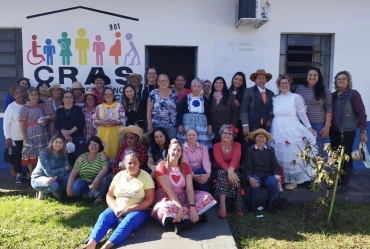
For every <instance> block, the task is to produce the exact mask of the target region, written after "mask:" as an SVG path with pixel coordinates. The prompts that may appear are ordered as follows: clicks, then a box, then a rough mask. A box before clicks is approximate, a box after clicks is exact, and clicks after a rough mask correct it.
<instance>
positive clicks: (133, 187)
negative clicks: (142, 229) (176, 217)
mask: <svg viewBox="0 0 370 249" xmlns="http://www.w3.org/2000/svg"><path fill="white" fill-rule="evenodd" d="M124 165H125V167H126V170H124V171H120V172H118V174H117V175H116V176H115V177H114V178H113V181H112V184H111V185H110V187H109V190H108V194H107V203H108V206H109V207H108V208H107V209H106V210H105V211H104V212H103V213H101V214H100V216H99V219H98V221H97V222H96V224H95V226H94V229H93V231H92V232H91V234H90V237H89V239H88V242H87V244H86V245H85V246H83V247H81V248H80V249H82V248H86V249H93V248H95V247H96V245H97V244H98V243H99V242H100V241H101V240H102V239H103V238H104V236H105V235H106V233H107V232H108V230H109V229H111V228H112V227H116V229H114V231H113V233H112V234H111V236H110V237H109V239H108V241H107V242H106V243H105V244H104V245H103V246H102V247H101V248H102V249H108V248H112V247H113V246H115V245H118V244H122V243H123V242H124V241H125V240H126V238H127V236H129V235H130V233H131V232H132V231H133V230H136V229H137V228H139V226H140V225H141V224H143V223H144V221H146V219H147V218H148V217H149V211H148V210H147V209H148V208H149V207H150V206H151V205H152V204H153V201H154V195H155V190H154V182H153V180H152V178H151V177H150V175H149V174H148V173H147V172H145V171H144V170H140V163H139V157H138V155H137V154H136V153H134V152H128V153H126V156H125V159H124Z"/></svg>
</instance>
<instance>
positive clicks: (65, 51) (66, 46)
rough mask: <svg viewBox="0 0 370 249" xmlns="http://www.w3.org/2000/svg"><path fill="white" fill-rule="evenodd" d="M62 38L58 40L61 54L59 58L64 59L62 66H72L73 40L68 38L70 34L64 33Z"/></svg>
mask: <svg viewBox="0 0 370 249" xmlns="http://www.w3.org/2000/svg"><path fill="white" fill-rule="evenodd" d="M61 36H62V38H60V39H58V41H57V42H58V44H59V45H60V48H61V50H60V53H59V56H61V57H62V64H63V65H70V64H71V60H70V57H71V56H72V51H71V48H70V47H71V39H70V38H68V33H67V32H63V33H62V34H61Z"/></svg>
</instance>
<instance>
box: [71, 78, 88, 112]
mask: <svg viewBox="0 0 370 249" xmlns="http://www.w3.org/2000/svg"><path fill="white" fill-rule="evenodd" d="M71 91H72V93H73V98H74V99H75V105H77V106H79V107H81V108H82V107H84V105H85V103H84V93H85V89H84V88H83V86H82V84H81V82H78V81H76V82H73V84H72V90H71Z"/></svg>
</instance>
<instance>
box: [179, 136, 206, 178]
mask: <svg viewBox="0 0 370 249" xmlns="http://www.w3.org/2000/svg"><path fill="white" fill-rule="evenodd" d="M183 148H184V151H183V154H182V161H183V162H184V163H186V164H188V165H189V166H190V168H191V170H192V171H195V170H197V169H199V168H202V167H203V169H204V170H205V171H206V172H207V174H210V173H211V162H210V160H209V155H208V149H207V147H206V146H205V145H203V144H200V143H197V145H196V147H195V150H191V149H190V147H189V146H188V143H187V142H185V143H184V146H183Z"/></svg>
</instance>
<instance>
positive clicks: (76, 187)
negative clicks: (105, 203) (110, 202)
mask: <svg viewBox="0 0 370 249" xmlns="http://www.w3.org/2000/svg"><path fill="white" fill-rule="evenodd" d="M108 175H109V174H107V175H105V176H104V177H103V178H102V179H101V180H100V183H99V195H98V197H100V198H102V197H104V196H105V195H106V194H107V192H108V186H109V185H108ZM95 178H96V176H95V177H94V178H93V179H92V181H91V182H88V181H85V180H82V179H81V178H76V179H75V182H74V183H73V186H72V192H73V193H74V194H75V195H76V196H79V195H82V194H87V192H88V191H89V185H90V184H91V183H92V182H93V181H94V180H95Z"/></svg>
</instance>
